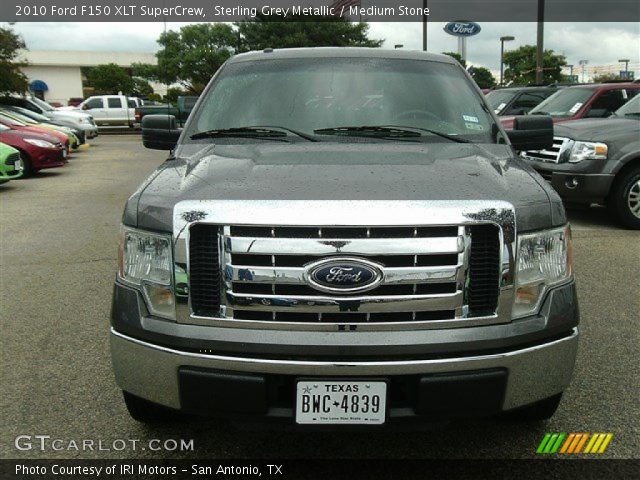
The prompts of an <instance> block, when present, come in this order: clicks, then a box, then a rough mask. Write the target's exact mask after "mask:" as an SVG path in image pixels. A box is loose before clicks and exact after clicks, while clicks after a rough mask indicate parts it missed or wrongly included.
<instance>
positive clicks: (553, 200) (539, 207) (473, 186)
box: [124, 142, 566, 231]
mask: <svg viewBox="0 0 640 480" xmlns="http://www.w3.org/2000/svg"><path fill="white" fill-rule="evenodd" d="M176 154H177V158H176V159H175V160H168V161H167V162H165V163H164V164H163V165H161V166H160V167H159V168H158V169H157V170H156V172H155V173H154V174H153V175H152V176H151V177H150V178H149V179H148V180H147V182H146V183H145V184H143V185H142V186H141V187H140V188H139V189H138V191H137V192H136V193H135V194H134V195H133V196H132V197H131V198H130V200H129V202H128V204H127V208H126V209H125V215H124V222H125V223H126V224H129V225H133V226H139V227H141V228H147V229H152V230H160V231H171V230H172V218H173V207H174V205H175V204H176V203H178V202H180V201H182V200H203V199H211V200H215V199H231V200H272V199H278V200H288V199H290V200H390V201H393V200H504V201H508V202H510V203H511V204H513V205H514V207H515V209H516V221H517V223H518V228H519V230H521V231H522V230H534V229H540V228H546V227H549V226H552V225H560V224H562V223H564V222H566V218H565V216H564V210H563V208H562V203H561V201H560V199H559V197H558V196H557V195H556V194H555V193H554V191H553V190H552V189H551V187H549V186H548V185H547V184H546V182H544V181H543V180H542V179H541V178H540V177H539V176H538V175H537V174H535V173H534V172H533V170H532V169H531V167H529V166H528V165H526V164H525V163H524V162H521V161H520V160H518V159H514V157H513V154H512V151H511V148H510V147H508V146H504V145H481V146H479V145H471V144H469V145H466V144H457V143H451V144H448V143H445V144H441V143H437V144H410V143H406V144H405V143H403V144H399V143H393V144H381V143H329V142H326V143H325V142H322V143H295V144H289V143H288V144H284V143H262V144H257V145H256V144H251V145H240V146H239V145H203V144H197V145H194V144H186V145H182V146H180V147H179V148H178V150H177V151H176Z"/></svg>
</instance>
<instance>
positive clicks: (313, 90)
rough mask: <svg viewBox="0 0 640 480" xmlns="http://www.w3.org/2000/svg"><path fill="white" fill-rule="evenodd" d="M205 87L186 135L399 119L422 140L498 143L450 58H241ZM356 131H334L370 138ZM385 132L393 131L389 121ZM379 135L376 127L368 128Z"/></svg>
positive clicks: (476, 96) (320, 127) (329, 126)
mask: <svg viewBox="0 0 640 480" xmlns="http://www.w3.org/2000/svg"><path fill="white" fill-rule="evenodd" d="M205 95H206V98H205V99H204V102H203V103H202V104H201V106H200V108H199V109H198V111H197V112H195V114H194V117H193V121H191V122H190V125H189V127H188V131H187V135H186V138H189V137H190V136H191V135H194V134H198V133H199V132H206V131H210V130H226V129H231V128H245V127H254V126H260V125H269V126H274V127H275V126H278V127H281V128H287V129H293V130H297V131H299V132H304V133H308V134H313V132H314V131H315V132H318V131H322V130H326V129H336V128H339V127H347V126H348V127H359V126H369V127H370V126H389V125H394V126H404V127H413V128H418V129H424V131H423V132H422V133H420V134H418V135H417V137H418V139H417V140H418V141H429V142H442V143H444V142H449V143H450V142H451V140H447V139H446V138H443V137H442V136H438V135H436V134H433V133H430V132H427V131H426V130H433V131H435V132H440V133H443V134H446V135H450V136H457V137H459V138H462V139H464V140H468V141H471V142H476V143H495V139H493V138H492V135H491V132H492V125H493V119H492V118H491V116H490V115H489V113H488V112H487V111H486V110H485V108H484V105H483V103H482V99H481V97H480V94H479V93H478V92H477V91H476V90H475V89H474V88H473V86H472V83H471V82H470V80H469V79H467V77H466V76H465V75H464V74H463V72H462V71H461V70H460V68H459V67H457V66H455V65H451V64H447V63H440V62H432V61H419V60H404V59H381V58H337V59H336V58H297V59H278V60H268V61H246V62H238V63H232V64H230V65H227V66H226V67H224V70H223V71H222V72H221V73H220V76H219V77H218V79H217V80H216V82H215V84H214V85H213V86H212V88H211V90H210V91H209V92H208V93H206V94H205ZM352 132H353V136H351V135H348V134H347V135H344V136H342V135H340V136H336V135H331V139H332V140H333V139H339V140H340V141H353V139H354V137H356V136H358V137H359V141H362V135H361V132H356V131H354V130H352ZM330 133H331V132H328V133H326V135H330ZM347 133H348V132H347ZM322 135H323V134H322V132H320V133H319V134H318V136H319V137H322ZM378 136H380V137H385V136H386V133H385V132H384V129H381V130H380V132H379V135H378ZM196 138H198V136H197V135H196ZM371 138H374V139H375V135H371V136H367V139H371ZM327 140H328V138H327ZM387 141H388V139H387Z"/></svg>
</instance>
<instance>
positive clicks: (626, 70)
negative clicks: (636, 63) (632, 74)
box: [618, 58, 629, 80]
mask: <svg viewBox="0 0 640 480" xmlns="http://www.w3.org/2000/svg"><path fill="white" fill-rule="evenodd" d="M618 61H619V62H620V63H624V79H625V80H629V59H628V58H623V59H621V60H618Z"/></svg>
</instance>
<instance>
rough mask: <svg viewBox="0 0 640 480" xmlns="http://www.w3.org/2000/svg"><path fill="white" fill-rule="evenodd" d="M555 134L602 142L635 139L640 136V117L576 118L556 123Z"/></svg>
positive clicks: (574, 138)
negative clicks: (560, 123)
mask: <svg viewBox="0 0 640 480" xmlns="http://www.w3.org/2000/svg"><path fill="white" fill-rule="evenodd" d="M554 135H555V136H557V137H568V138H571V139H573V140H591V141H601V142H602V141H615V140H617V139H626V138H628V139H629V140H633V139H638V138H639V137H638V136H639V135H640V119H638V118H619V117H609V118H592V119H582V120H574V121H572V122H565V123H563V124H562V125H556V126H555V129H554Z"/></svg>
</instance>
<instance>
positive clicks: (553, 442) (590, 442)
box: [536, 432, 613, 454]
mask: <svg viewBox="0 0 640 480" xmlns="http://www.w3.org/2000/svg"><path fill="white" fill-rule="evenodd" d="M612 438H613V433H575V432H574V433H569V434H566V433H547V434H546V435H545V436H544V438H543V439H542V441H541V442H540V445H538V448H537V449H536V453H540V454H553V453H562V454H577V453H596V454H598V453H604V451H605V450H606V449H607V446H609V442H611V439H612Z"/></svg>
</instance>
